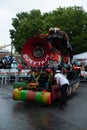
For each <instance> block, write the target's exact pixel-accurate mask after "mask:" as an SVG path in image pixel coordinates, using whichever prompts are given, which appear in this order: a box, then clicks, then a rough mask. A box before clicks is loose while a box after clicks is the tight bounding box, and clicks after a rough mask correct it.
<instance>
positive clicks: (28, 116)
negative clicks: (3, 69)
mask: <svg viewBox="0 0 87 130" xmlns="http://www.w3.org/2000/svg"><path fill="white" fill-rule="evenodd" d="M0 130H87V83H80V87H79V89H78V91H77V92H76V94H74V95H73V96H72V97H71V98H70V99H68V106H67V107H66V108H64V110H60V109H59V107H58V102H54V103H52V105H50V106H45V105H41V104H38V103H28V102H23V101H14V100H13V99H12V85H4V86H2V85H0Z"/></svg>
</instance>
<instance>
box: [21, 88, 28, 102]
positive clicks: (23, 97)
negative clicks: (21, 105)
mask: <svg viewBox="0 0 87 130" xmlns="http://www.w3.org/2000/svg"><path fill="white" fill-rule="evenodd" d="M26 95H27V91H26V90H21V91H20V100H26Z"/></svg>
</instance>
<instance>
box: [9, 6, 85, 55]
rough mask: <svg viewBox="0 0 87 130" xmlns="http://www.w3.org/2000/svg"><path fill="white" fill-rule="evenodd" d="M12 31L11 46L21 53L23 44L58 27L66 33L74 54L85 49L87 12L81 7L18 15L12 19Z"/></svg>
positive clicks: (32, 11)
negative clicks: (51, 28)
mask: <svg viewBox="0 0 87 130" xmlns="http://www.w3.org/2000/svg"><path fill="white" fill-rule="evenodd" d="M12 25H13V28H14V29H11V30H10V37H11V40H12V44H13V46H14V47H15V49H16V51H18V52H20V53H21V47H22V45H23V43H24V42H25V41H26V40H27V39H28V38H31V37H33V36H34V35H38V34H46V33H47V32H48V30H49V28H50V27H59V28H60V29H61V30H64V31H66V32H67V34H68V35H69V38H70V43H71V44H72V46H73V48H74V54H77V53H80V52H84V51H86V48H87V43H86V41H87V12H85V11H84V10H83V8H82V7H78V6H74V7H68V8H61V7H59V8H57V9H56V10H53V11H52V12H49V13H43V14H41V12H40V10H31V11H30V12H29V13H28V12H22V13H18V14H17V15H16V18H13V19H12Z"/></svg>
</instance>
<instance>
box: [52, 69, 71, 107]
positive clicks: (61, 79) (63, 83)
mask: <svg viewBox="0 0 87 130" xmlns="http://www.w3.org/2000/svg"><path fill="white" fill-rule="evenodd" d="M54 78H55V80H56V83H57V84H59V85H60V89H61V103H60V107H61V108H63V107H65V106H66V105H67V92H66V91H67V88H68V87H69V81H68V79H67V78H66V77H65V76H64V75H63V74H62V73H61V71H60V70H56V73H55V75H54Z"/></svg>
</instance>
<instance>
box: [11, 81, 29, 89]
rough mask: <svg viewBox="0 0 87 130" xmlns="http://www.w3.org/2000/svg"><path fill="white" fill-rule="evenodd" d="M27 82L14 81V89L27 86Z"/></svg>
mask: <svg viewBox="0 0 87 130" xmlns="http://www.w3.org/2000/svg"><path fill="white" fill-rule="evenodd" d="M27 84H28V83H27V82H14V83H13V89H15V88H20V87H23V86H24V87H26V86H27Z"/></svg>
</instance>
